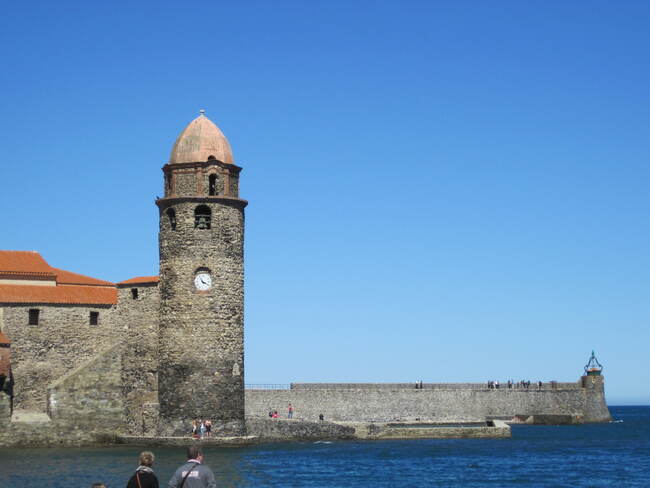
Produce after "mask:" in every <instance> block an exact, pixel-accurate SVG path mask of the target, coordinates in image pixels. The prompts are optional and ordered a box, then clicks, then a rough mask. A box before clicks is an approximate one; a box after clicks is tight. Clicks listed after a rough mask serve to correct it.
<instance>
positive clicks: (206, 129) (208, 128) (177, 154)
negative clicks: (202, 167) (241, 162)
mask: <svg viewBox="0 0 650 488" xmlns="http://www.w3.org/2000/svg"><path fill="white" fill-rule="evenodd" d="M208 159H217V160H219V161H221V162H224V163H229V164H233V157H232V149H230V144H229V143H228V139H226V136H224V135H223V132H221V130H220V129H219V127H217V126H216V125H215V124H214V122H212V121H211V120H210V119H208V118H207V117H206V116H205V115H204V111H203V110H201V115H199V116H198V117H197V118H195V119H194V120H193V121H192V122H190V123H189V124H187V127H185V129H184V130H183V132H181V134H180V135H179V136H178V139H176V142H175V143H174V147H173V148H172V153H171V155H170V156H169V164H174V163H195V162H198V161H207V160H208Z"/></svg>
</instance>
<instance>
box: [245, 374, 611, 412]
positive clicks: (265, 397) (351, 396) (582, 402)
mask: <svg viewBox="0 0 650 488" xmlns="http://www.w3.org/2000/svg"><path fill="white" fill-rule="evenodd" d="M588 381H591V380H588ZM564 385H565V384H553V385H549V384H545V385H543V387H542V389H538V388H537V386H533V385H531V387H530V388H528V389H517V388H513V389H508V388H503V387H502V388H499V389H488V388H487V387H486V386H484V385H481V387H479V385H476V384H471V385H470V384H467V386H465V387H463V386H461V387H459V388H455V389H454V388H447V387H444V388H428V389H427V388H422V389H420V388H418V389H416V388H415V387H414V386H411V387H410V388H408V389H404V388H395V387H392V386H388V387H385V386H382V385H375V387H374V388H373V387H370V386H368V385H363V386H362V387H360V388H354V385H353V384H346V385H342V386H339V385H334V384H330V385H328V386H329V387H328V388H322V387H321V386H322V385H314V387H313V388H311V389H310V388H307V387H305V386H301V387H298V388H292V389H288V390H247V391H246V413H247V415H250V416H268V411H269V409H273V410H278V412H279V413H280V415H281V416H283V417H284V416H286V409H287V405H288V404H289V403H291V404H292V405H293V407H294V409H295V413H294V417H295V418H300V419H304V420H317V419H318V417H319V415H320V414H322V415H323V416H324V418H325V419H326V420H332V421H335V422H336V421H362V422H390V421H396V420H421V421H434V422H446V421H480V420H485V418H490V417H495V418H511V417H514V416H516V415H522V416H530V415H547V416H550V415H562V416H570V417H573V418H574V419H575V420H576V421H578V422H601V421H606V420H609V419H610V417H609V410H608V409H607V406H606V404H605V396H604V389H603V388H604V386H603V381H602V377H600V379H599V380H598V382H596V383H593V384H592V385H591V387H590V388H585V387H582V380H581V382H578V383H569V384H566V385H567V386H568V387H561V386H564Z"/></svg>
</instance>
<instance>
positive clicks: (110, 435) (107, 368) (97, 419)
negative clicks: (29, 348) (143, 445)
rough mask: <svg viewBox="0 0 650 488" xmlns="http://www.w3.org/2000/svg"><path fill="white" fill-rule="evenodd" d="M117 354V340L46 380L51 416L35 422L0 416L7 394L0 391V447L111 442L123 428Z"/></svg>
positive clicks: (118, 352) (119, 361)
mask: <svg viewBox="0 0 650 488" xmlns="http://www.w3.org/2000/svg"><path fill="white" fill-rule="evenodd" d="M120 355H121V347H120V344H116V345H114V346H112V347H110V348H109V349H107V350H105V351H103V352H101V353H99V354H97V355H96V356H95V357H94V358H93V359H91V360H89V361H86V362H84V363H83V364H81V365H79V367H78V368H76V369H74V370H72V371H70V372H68V373H67V374H66V375H64V376H63V377H61V378H59V379H58V380H57V381H56V382H54V383H53V384H51V385H50V387H49V389H48V393H47V395H48V399H49V405H48V413H49V415H50V419H48V418H47V416H46V415H43V416H42V419H39V420H38V421H34V420H32V421H29V422H24V421H22V422H21V421H14V422H8V421H7V420H8V419H7V417H6V415H4V416H3V415H2V411H3V409H4V410H6V407H7V405H8V399H7V396H6V395H4V394H2V393H0V425H1V426H2V428H0V447H46V446H51V447H54V446H86V445H102V444H112V443H115V439H116V434H117V433H118V432H121V431H122V430H123V429H124V422H123V407H124V404H123V402H122V387H121V377H120V376H121V359H120ZM3 420H4V423H3Z"/></svg>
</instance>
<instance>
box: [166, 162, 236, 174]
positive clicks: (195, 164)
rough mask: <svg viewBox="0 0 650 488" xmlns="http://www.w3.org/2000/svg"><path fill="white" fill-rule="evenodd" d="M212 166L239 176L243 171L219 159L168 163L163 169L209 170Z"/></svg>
mask: <svg viewBox="0 0 650 488" xmlns="http://www.w3.org/2000/svg"><path fill="white" fill-rule="evenodd" d="M210 166H219V167H220V168H223V169H227V170H229V171H231V172H233V173H236V174H239V173H240V172H241V170H242V169H243V168H242V167H241V166H237V165H236V164H232V163H224V162H223V161H219V160H218V159H209V160H208V161H196V162H192V163H167V164H165V165H164V166H163V167H162V170H163V172H165V173H167V172H168V171H174V170H177V169H194V168H209V167H210Z"/></svg>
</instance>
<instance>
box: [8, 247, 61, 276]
mask: <svg viewBox="0 0 650 488" xmlns="http://www.w3.org/2000/svg"><path fill="white" fill-rule="evenodd" d="M0 275H19V276H24V277H29V276H32V277H35V278H36V277H41V278H51V279H54V272H53V271H52V268H51V267H50V265H49V264H47V262H46V261H45V259H43V258H42V257H41V255H40V254H39V253H37V252H36V251H0Z"/></svg>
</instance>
